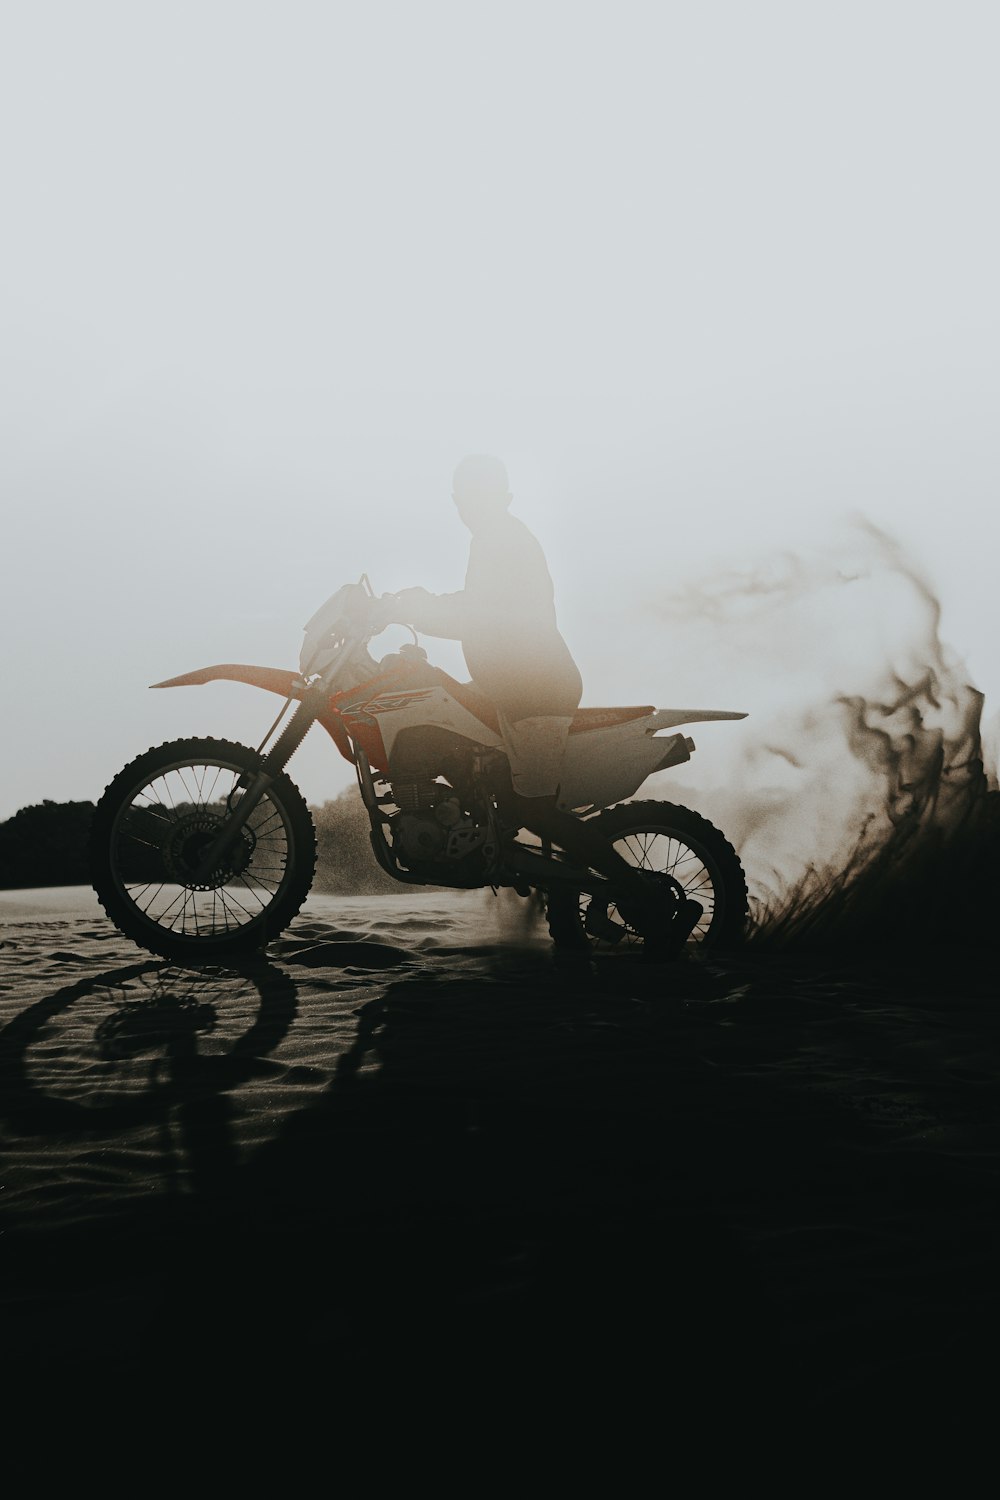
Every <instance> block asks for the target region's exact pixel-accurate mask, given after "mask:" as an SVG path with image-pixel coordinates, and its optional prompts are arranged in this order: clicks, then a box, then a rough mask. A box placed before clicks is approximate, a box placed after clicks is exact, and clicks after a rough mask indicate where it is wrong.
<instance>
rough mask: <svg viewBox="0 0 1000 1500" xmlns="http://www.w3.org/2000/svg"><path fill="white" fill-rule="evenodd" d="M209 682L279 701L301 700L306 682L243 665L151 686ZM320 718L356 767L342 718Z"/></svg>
mask: <svg viewBox="0 0 1000 1500" xmlns="http://www.w3.org/2000/svg"><path fill="white" fill-rule="evenodd" d="M206 682H245V683H247V684H248V685H249V686H250V687H259V688H263V689H264V690H265V692H268V693H277V695H278V697H279V698H298V697H300V696H301V690H302V687H303V682H302V678H301V677H300V676H299V674H298V673H297V672H289V671H286V670H285V669H284V668H282V667H251V666H244V665H242V664H241V663H239V662H223V663H222V664H221V665H219V666H215V667H199V668H198V669H197V670H196V671H194V672H184V673H183V674H182V675H181V676H180V677H167V678H166V679H165V680H164V681H163V682H151V683H150V687H154V688H168V687H202V686H203V685H204V684H205V683H206ZM316 717H317V720H318V722H319V723H320V724H322V726H323V728H324V729H325V730H326V732H327V734H328V735H329V736H330V738H331V739H332V740H333V743H334V744H335V745H336V747H337V749H338V750H339V751H340V753H341V755H342V756H343V757H344V759H345V760H349V761H350V762H351V764H352V765H353V764H354V751H353V749H352V747H351V741H350V738H349V736H348V734H347V730H346V729H345V728H344V722H343V720H342V719H341V717H340V714H339V713H338V712H337V711H336V709H334V708H330V709H327V710H324V712H323V713H321V714H317V716H316Z"/></svg>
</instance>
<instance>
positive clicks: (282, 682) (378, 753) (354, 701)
mask: <svg viewBox="0 0 1000 1500" xmlns="http://www.w3.org/2000/svg"><path fill="white" fill-rule="evenodd" d="M219 681H225V682H245V683H248V684H249V685H250V686H251V687H259V688H264V690H265V691H266V692H269V693H277V695H278V697H280V698H294V697H299V696H301V690H302V686H303V683H302V679H301V677H300V676H299V675H298V673H297V672H289V671H287V670H286V669H285V668H282V667H253V666H246V665H244V664H242V663H239V662H224V663H222V664H220V665H218V666H214V667H199V668H198V669H197V671H194V672H185V673H184V674H183V675H182V676H180V677H168V678H167V679H166V681H164V682H154V683H152V684H151V686H152V687H155V688H167V687H200V686H201V685H203V684H204V683H206V682H219ZM418 685H419V686H420V687H422V688H426V687H427V686H429V685H437V686H440V687H443V688H445V689H446V690H447V691H448V692H449V693H450V694H451V696H452V697H453V698H455V699H456V700H457V701H458V702H459V703H461V704H462V706H463V707H464V708H467V709H468V710H469V711H470V712H471V713H473V714H474V715H475V716H476V718H477V719H479V720H480V722H481V723H483V724H485V725H486V727H487V728H488V729H491V730H492V731H493V732H494V734H496V733H498V732H499V723H498V720H497V713H496V709H495V708H494V706H493V704H492V703H491V702H490V701H489V699H488V698H485V697H484V696H483V695H482V693H480V692H479V690H478V689H477V688H475V687H473V685H472V684H471V683H464V682H457V681H456V680H455V678H454V677H450V676H449V675H448V673H447V672H444V671H442V670H441V668H440V667H432V666H430V665H429V663H427V662H420V663H419V664H417V663H409V662H400V663H398V664H394V665H393V666H391V667H389V668H387V669H386V670H385V671H382V672H379V673H378V675H377V676H375V677H372V678H370V679H369V681H367V682H362V683H360V684H358V685H357V686H356V687H350V688H345V689H344V690H343V691H342V692H339V693H331V695H330V698H329V700H328V703H327V707H326V708H325V709H324V710H323V711H322V713H320V714H318V715H317V722H318V723H320V724H322V726H323V728H324V729H325V730H326V732H327V734H328V735H329V736H330V738H331V739H332V740H333V742H334V744H335V745H336V747H337V749H338V750H339V751H340V753H341V755H342V756H343V757H344V759H345V760H349V761H350V762H351V764H352V765H354V763H355V756H354V751H353V749H352V748H351V741H352V740H355V741H357V743H358V744H359V745H360V746H361V748H362V750H363V751H364V752H365V754H366V755H367V757H368V760H369V762H370V764H371V766H372V769H373V770H376V771H381V772H383V773H385V772H387V771H388V769H389V765H388V757H387V755H386V751H385V745H384V744H383V742H382V735H381V733H380V731H379V727H378V723H377V720H376V719H374V718H373V717H372V716H371V715H369V714H366V713H365V705H366V703H367V702H368V701H369V700H371V699H372V698H374V697H376V696H377V695H378V694H379V693H384V692H386V691H396V692H398V691H400V690H404V689H406V688H407V687H409V686H414V687H416V686H418ZM652 712H653V709H652V707H651V706H645V707H633V708H581V709H578V710H577V712H576V715H575V716H574V719H573V723H572V725H571V727H570V733H571V734H579V733H580V732H582V731H584V730H588V729H604V728H608V727H610V726H611V725H613V724H622V723H626V722H628V721H629V720H630V719H638V718H642V717H643V716H644V715H646V714H649V713H652Z"/></svg>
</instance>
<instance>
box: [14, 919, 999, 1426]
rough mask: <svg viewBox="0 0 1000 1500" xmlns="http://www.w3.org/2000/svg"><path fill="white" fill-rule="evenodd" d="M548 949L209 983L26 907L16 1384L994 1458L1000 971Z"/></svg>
mask: <svg viewBox="0 0 1000 1500" xmlns="http://www.w3.org/2000/svg"><path fill="white" fill-rule="evenodd" d="M523 913H524V907H523V904H521V903H517V904H515V903H514V901H513V898H512V901H511V904H510V905H509V906H508V905H507V904H505V903H503V902H500V901H495V900H494V898H493V897H492V896H490V895H489V893H486V895H485V896H484V895H482V894H480V893H476V894H474V895H470V896H468V897H463V898H460V899H458V900H453V899H452V898H450V897H446V896H440V895H433V894H424V893H422V894H419V895H415V896H408V895H403V896H400V897H386V898H370V899H369V898H351V899H348V900H338V899H335V898H322V897H320V898H315V899H313V900H312V901H311V902H310V904H309V906H308V908H307V910H306V913H305V914H304V915H303V916H302V917H301V918H300V919H299V920H298V921H297V922H296V923H295V924H294V926H293V928H292V929H291V930H290V931H289V933H288V934H287V935H286V937H285V938H284V939H283V940H281V941H278V942H276V943H274V944H273V945H272V947H271V949H270V951H269V958H268V962H267V963H262V964H257V965H250V966H247V967H246V968H244V969H242V970H239V971H236V970H213V971H206V972H202V973H194V972H191V971H185V970H181V969H178V968H173V967H171V966H169V965H167V964H165V963H162V962H160V961H158V960H156V959H153V958H151V957H150V956H148V955H145V954H144V953H142V952H141V951H139V950H138V949H136V948H135V947H133V946H132V945H131V944H130V943H129V942H128V941H127V940H125V939H123V938H122V937H121V936H120V935H119V934H118V933H117V932H116V931H115V930H114V928H113V927H112V926H111V925H110V924H109V923H107V922H106V921H105V920H104V919H103V917H102V916H101V915H100V913H99V911H98V909H97V907H96V903H94V902H93V900H92V897H91V896H90V894H89V892H85V891H74V892H61V893H60V892H54V893H53V892H42V893H23V892H11V893H6V894H5V895H4V896H2V897H0V924H2V925H0V1023H2V1027H3V1029H2V1031H0V1086H2V1095H0V1099H2V1104H0V1112H2V1121H0V1129H2V1134H0V1147H2V1155H3V1175H2V1184H3V1188H2V1195H0V1203H2V1230H3V1234H2V1239H0V1246H2V1287H0V1295H2V1314H3V1339H4V1362H5V1366H6V1368H7V1370H8V1371H16V1372H17V1374H18V1379H19V1380H20V1381H22V1382H28V1383H30V1384H31V1386H32V1388H33V1389H49V1388H50V1382H54V1381H58V1382H60V1383H62V1384H65V1383H66V1382H67V1381H69V1382H72V1381H74V1380H77V1379H78V1380H79V1381H80V1383H81V1384H88V1385H93V1383H95V1382H96V1383H97V1386H98V1388H103V1389H106V1390H107V1391H108V1393H109V1398H108V1399H109V1401H113V1398H112V1396H111V1393H112V1392H115V1391H118V1392H121V1391H122V1390H123V1389H125V1388H126V1387H129V1386H132V1387H133V1388H134V1387H135V1385H136V1384H139V1385H141V1384H142V1383H143V1382H148V1381H152V1380H154V1379H156V1380H159V1379H161V1378H165V1379H166V1380H167V1382H168V1383H169V1385H170V1386H171V1388H172V1390H173V1391H174V1392H175V1393H176V1395H177V1398H178V1399H179V1397H180V1393H181V1392H183V1391H184V1390H185V1389H187V1388H189V1387H193V1385H194V1384H197V1383H199V1382H200V1383H201V1384H202V1385H203V1384H204V1383H205V1382H206V1380H207V1381H209V1382H210V1383H211V1384H212V1385H213V1387H214V1389H215V1390H216V1392H217V1393H218V1395H219V1397H220V1399H221V1394H222V1393H223V1392H228V1393H229V1394H230V1396H231V1395H232V1394H233V1392H236V1393H238V1394H239V1395H240V1397H241V1399H242V1400H244V1401H245V1404H246V1414H247V1419H248V1420H250V1421H251V1422H252V1421H253V1420H256V1419H262V1413H263V1412H265V1411H266V1410H267V1408H268V1403H269V1401H270V1400H271V1396H270V1395H269V1394H267V1393H269V1392H270V1393H273V1392H274V1391H275V1389H276V1387H284V1388H285V1389H286V1391H287V1390H302V1391H305V1390H308V1391H310V1392H311V1393H313V1395H314V1396H315V1395H316V1393H317V1392H318V1393H320V1394H321V1396H322V1398H323V1399H328V1400H329V1401H330V1402H333V1403H336V1401H337V1400H339V1399H341V1396H342V1394H343V1392H345V1391H348V1390H353V1391H355V1393H356V1392H357V1391H358V1390H359V1389H363V1390H366V1391H368V1392H370V1393H371V1396H372V1399H373V1400H374V1399H376V1393H377V1398H378V1399H379V1400H385V1399H387V1398H388V1395H389V1394H390V1393H395V1395H396V1396H397V1397H399V1396H400V1393H405V1392H410V1393H413V1394H414V1396H415V1395H416V1393H418V1392H420V1393H423V1395H424V1396H426V1395H427V1392H428V1388H432V1389H433V1390H434V1391H437V1392H439V1393H440V1395H441V1400H442V1401H443V1402H445V1403H447V1402H448V1401H453V1400H454V1399H455V1394H456V1392H458V1391H462V1390H464V1393H465V1396H466V1398H472V1399H474V1398H475V1397H476V1395H477V1394H478V1395H481V1398H482V1400H483V1402H484V1403H488V1402H489V1401H490V1400H493V1399H495V1396H494V1395H491V1394H490V1393H491V1392H495V1390H497V1389H500V1390H504V1391H506V1393H507V1395H506V1397H505V1399H506V1400H507V1401H508V1402H510V1401H515V1402H516V1401H518V1400H522V1399H523V1400H528V1398H529V1394H530V1395H531V1398H532V1399H533V1400H534V1402H535V1404H536V1408H537V1405H538V1403H539V1402H541V1403H543V1404H544V1403H545V1402H549V1403H555V1402H556V1401H557V1400H560V1399H563V1398H564V1397H566V1396H567V1394H568V1393H573V1392H575V1393H576V1394H577V1395H578V1397H579V1398H580V1399H581V1400H582V1399H585V1398H589V1399H590V1400H594V1399H598V1398H599V1399H600V1400H601V1401H605V1402H607V1401H609V1400H610V1399H611V1398H612V1397H614V1399H615V1401H616V1402H618V1403H619V1404H620V1405H621V1407H622V1408H623V1409H626V1410H628V1411H630V1412H632V1413H634V1414H635V1417H636V1420H637V1422H648V1420H649V1419H650V1417H651V1416H652V1417H653V1418H654V1419H655V1420H656V1421H658V1422H663V1421H666V1420H667V1419H668V1417H669V1421H670V1423H672V1424H673V1425H674V1426H675V1427H676V1426H677V1425H683V1424H686V1423H688V1422H689V1421H694V1420H696V1419H701V1420H702V1421H705V1422H706V1423H708V1425H710V1426H714V1428H715V1429H716V1430H717V1431H718V1432H720V1433H722V1432H725V1431H727V1430H729V1426H730V1424H731V1423H732V1421H734V1420H735V1419H736V1417H737V1416H740V1415H743V1416H747V1415H748V1416H750V1417H751V1418H752V1419H753V1420H754V1421H755V1422H757V1423H763V1424H765V1425H767V1424H773V1425H774V1426H775V1429H776V1430H775V1436H776V1440H781V1441H783V1440H784V1439H783V1438H782V1436H781V1434H782V1432H784V1433H786V1434H787V1432H788V1431H789V1430H791V1428H792V1427H794V1425H795V1424H796V1423H798V1422H805V1421H814V1422H818V1423H819V1425H820V1426H821V1427H823V1426H825V1427H826V1428H827V1429H828V1431H829V1432H830V1434H831V1435H832V1436H835V1435H836V1434H837V1433H838V1432H839V1433H841V1435H842V1432H843V1429H844V1424H847V1426H849V1427H852V1428H854V1427H856V1426H857V1424H858V1422H859V1420H862V1419H865V1418H871V1417H874V1418H876V1419H877V1420H879V1421H888V1420H889V1419H890V1418H891V1419H893V1420H896V1419H900V1418H901V1419H903V1420H906V1421H908V1422H910V1423H914V1424H917V1426H919V1424H920V1423H921V1422H924V1421H930V1420H933V1421H935V1422H938V1423H939V1422H940V1421H941V1419H942V1416H943V1415H945V1414H947V1415H948V1416H949V1417H957V1418H958V1419H959V1420H960V1421H965V1422H968V1423H970V1424H973V1425H980V1424H981V1423H982V1422H983V1420H985V1418H986V1416H987V1414H988V1413H989V1412H991V1411H992V1407H993V1403H994V1401H995V1398H996V1394H997V1391H996V1379H995V1376H994V1374H993V1365H994V1359H995V1350H996V1348H997V1347H998V1335H1000V1316H998V1307H1000V1304H998V1287H1000V1277H998V1259H997V1249H998V1216H997V1194H998V1186H1000V1184H998V1165H1000V1095H998V1091H997V1086H996V1079H997V1064H998V1060H1000V1030H998V1012H997V1005H996V994H995V978H994V974H993V970H992V959H991V956H989V955H987V956H985V957H984V956H983V955H980V956H979V957H978V958H975V957H970V956H969V955H967V954H965V955H963V954H962V952H961V951H960V950H957V949H956V950H954V951H946V950H941V951H938V952H935V953H927V954H921V955H914V956H912V957H911V958H910V960H909V961H908V962H906V963H905V964H903V963H900V962H899V961H898V960H897V959H894V958H893V957H892V956H883V957H881V958H878V959H875V960H867V961H865V962H861V961H854V962H852V961H851V960H850V959H848V958H845V959H843V960H832V959H823V960H818V959H816V958H815V957H812V958H810V957H807V956H799V957H794V956H784V957H780V958H764V957H762V956H751V955H748V954H744V955H731V956H729V957H727V958H717V959H713V960H709V961H706V962H699V961H694V962H691V963H688V964H686V965H680V966H677V967H676V968H675V969H671V970H670V971H668V972H664V971H661V970H656V969H649V968H642V967H637V966H636V965H635V964H633V963H632V962H630V961H629V960H627V959H622V958H620V957H619V956H615V957H613V958H608V959H606V960H605V961H603V962H602V963H599V964H597V965H596V966H594V967H593V968H591V969H587V968H584V969H583V970H582V971H581V969H580V968H579V967H578V966H571V967H570V968H568V969H563V968H560V967H559V966H557V965H556V964H555V963H554V961H553V957H552V954H551V952H550V950H549V948H548V944H547V941H546V940H545V938H544V936H543V934H542V933H541V932H540V931H539V930H538V929H537V928H533V927H532V926H531V924H530V922H529V923H525V922H524V920H523ZM255 1412H256V1413H257V1417H256V1418H255V1417H254V1413H255Z"/></svg>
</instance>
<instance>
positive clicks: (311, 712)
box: [195, 682, 330, 880]
mask: <svg viewBox="0 0 1000 1500" xmlns="http://www.w3.org/2000/svg"><path fill="white" fill-rule="evenodd" d="M329 696H330V689H329V688H328V687H327V686H325V685H324V684H323V683H322V682H316V683H313V684H312V686H311V687H308V688H306V690H305V691H304V692H303V694H302V698H301V701H300V703H299V706H298V708H297V709H296V710H295V712H294V713H293V714H292V717H291V718H290V719H289V721H288V723H287V724H286V725H285V727H284V729H283V730H282V732H281V734H280V735H279V736H278V738H277V739H276V740H275V742H274V745H273V747H272V749H271V750H269V751H268V752H267V754H266V755H265V757H264V764H263V766H262V767H261V769H260V770H259V771H258V772H257V775H256V776H254V778H253V780H252V781H251V782H250V783H249V785H248V786H247V788H246V791H245V792H244V793H243V796H242V797H241V798H240V800H239V801H238V802H237V804H236V806H235V807H234V808H232V809H231V811H230V813H229V816H228V817H227V818H226V821H225V822H224V823H223V825H222V827H221V828H220V829H219V832H218V833H217V834H216V836H215V838H214V839H213V840H212V842H211V843H210V844H208V845H207V846H206V848H205V852H204V854H203V855H202V858H201V861H200V863H199V865H198V868H197V870H196V871H195V879H196V880H210V879H211V877H212V873H213V871H215V870H216V869H218V867H219V865H220V863H221V862H222V860H223V859H224V858H225V856H226V855H227V854H228V853H229V850H230V849H231V848H232V846H233V844H234V843H235V842H236V840H237V839H238V838H239V835H240V831H241V830H242V829H243V827H244V826H245V824H246V822H247V819H248V818H249V817H250V814H251V813H252V812H253V810H254V808H255V807H256V806H257V804H258V802H260V800H261V798H262V797H263V796H264V794H265V793H266V792H267V790H268V788H269V787H270V786H272V785H273V783H274V781H275V780H276V779H277V777H279V776H280V775H281V773H282V771H283V770H284V769H285V767H286V766H287V764H288V762H289V761H290V760H291V758H292V756H293V755H294V754H295V752H296V750H297V749H298V748H299V746H300V745H301V743H302V741H303V740H304V739H305V737H306V735H307V734H308V733H309V731H310V729H311V728H312V726H313V725H314V724H315V722H316V720H317V718H318V717H319V715H320V713H322V711H323V707H324V705H325V704H326V702H327V700H328V698H329ZM272 732H273V727H272ZM237 784H238V785H239V783H237Z"/></svg>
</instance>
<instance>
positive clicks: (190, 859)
mask: <svg viewBox="0 0 1000 1500" xmlns="http://www.w3.org/2000/svg"><path fill="white" fill-rule="evenodd" d="M223 821H224V820H223V819H222V818H221V817H220V816H218V815H217V814H214V813H206V812H196V813H189V814H188V815H187V817H185V818H179V819H178V820H177V822H176V823H175V824H174V826H173V827H172V828H171V830H170V833H169V834H168V836H167V839H166V841H165V843H164V845H163V862H164V864H165V865H166V867H167V870H168V871H169V873H170V875H171V877H172V878H173V879H174V880H175V881H176V882H177V884H178V885H183V886H186V887H187V888H188V890H191V891H217V890H218V889H219V887H220V886H223V885H226V884H227V883H228V882H229V881H230V880H233V879H235V878H236V876H238V875H242V874H243V871H244V870H245V869H246V867H247V865H248V864H249V863H250V860H251V858H252V857H253V851H254V849H255V848H256V847H257V840H256V838H255V836H254V834H253V832H252V830H251V829H250V828H248V827H247V825H246V824H244V825H243V827H242V828H241V829H240V831H239V833H238V835H237V837H236V840H235V842H234V843H233V844H231V845H230V847H229V848H228V849H227V850H226V852H225V854H224V855H223V856H222V859H221V860H220V862H219V863H218V864H217V865H216V867H215V869H214V870H213V871H212V872H211V874H210V875H209V876H208V877H207V878H206V877H205V876H202V877H201V878H196V872H197V871H198V869H199V866H200V865H201V861H202V859H203V858H204V855H205V850H206V849H207V848H208V846H209V845H210V844H211V842H212V840H213V839H214V838H215V836H216V835H217V834H218V832H219V830H220V828H221V827H222V824H223Z"/></svg>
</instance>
